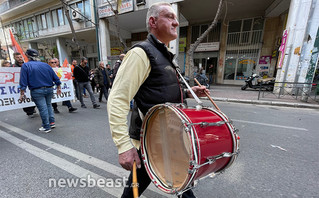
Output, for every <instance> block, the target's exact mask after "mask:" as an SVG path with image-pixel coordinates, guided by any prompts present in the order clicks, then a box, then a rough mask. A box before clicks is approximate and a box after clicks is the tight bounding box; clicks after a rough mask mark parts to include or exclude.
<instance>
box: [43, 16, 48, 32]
mask: <svg viewBox="0 0 319 198" xmlns="http://www.w3.org/2000/svg"><path fill="white" fill-rule="evenodd" d="M41 21H42V29H47V28H48V24H47V20H46V17H45V14H41Z"/></svg>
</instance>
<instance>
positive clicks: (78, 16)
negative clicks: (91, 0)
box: [72, 8, 83, 22]
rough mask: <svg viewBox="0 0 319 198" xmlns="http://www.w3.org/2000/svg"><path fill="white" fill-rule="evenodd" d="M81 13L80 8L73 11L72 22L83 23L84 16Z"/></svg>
mask: <svg viewBox="0 0 319 198" xmlns="http://www.w3.org/2000/svg"><path fill="white" fill-rule="evenodd" d="M80 13H81V9H80V8H74V9H72V20H75V21H77V22H80V21H83V16H82V15H81V14H80Z"/></svg>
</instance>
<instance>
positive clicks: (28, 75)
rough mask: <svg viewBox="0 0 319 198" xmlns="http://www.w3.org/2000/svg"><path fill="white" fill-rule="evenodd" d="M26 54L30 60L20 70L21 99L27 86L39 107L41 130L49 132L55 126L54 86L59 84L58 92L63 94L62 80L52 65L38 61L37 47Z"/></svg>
mask: <svg viewBox="0 0 319 198" xmlns="http://www.w3.org/2000/svg"><path fill="white" fill-rule="evenodd" d="M25 54H26V56H27V57H28V59H29V62H27V63H24V64H23V65H22V67H21V72H20V100H23V99H24V97H25V95H24V93H25V91H26V88H27V87H28V88H29V89H30V91H31V97H32V99H33V101H34V103H35V104H36V106H37V108H38V109H39V113H40V116H41V119H42V127H41V128H39V131H44V132H46V133H49V132H50V131H51V128H55V119H54V113H53V111H52V107H51V100H52V97H53V86H54V85H56V86H57V94H58V95H59V94H61V87H60V84H61V81H60V79H59V77H58V76H57V75H56V74H55V72H54V71H53V69H52V68H51V67H50V65H48V64H46V63H43V62H40V61H37V60H36V58H37V57H38V56H39V53H38V51H36V50H35V49H28V50H27V51H26V53H25Z"/></svg>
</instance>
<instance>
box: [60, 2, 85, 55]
mask: <svg viewBox="0 0 319 198" xmlns="http://www.w3.org/2000/svg"><path fill="white" fill-rule="evenodd" d="M61 3H62V5H63V8H64V10H65V16H66V18H67V19H68V22H69V25H70V28H71V32H72V35H73V38H72V41H73V42H74V43H75V45H76V46H77V49H78V50H79V51H80V57H81V58H82V57H83V56H82V51H81V48H80V44H79V42H78V40H77V38H76V34H75V30H74V27H73V23H72V20H71V17H70V13H69V8H68V6H67V4H66V3H65V2H64V0H61Z"/></svg>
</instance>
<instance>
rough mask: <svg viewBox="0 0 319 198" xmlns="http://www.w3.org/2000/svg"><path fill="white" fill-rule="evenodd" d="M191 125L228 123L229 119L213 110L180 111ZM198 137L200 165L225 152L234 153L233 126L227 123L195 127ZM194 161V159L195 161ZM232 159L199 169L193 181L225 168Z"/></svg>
mask: <svg viewBox="0 0 319 198" xmlns="http://www.w3.org/2000/svg"><path fill="white" fill-rule="evenodd" d="M180 111H182V112H183V113H184V114H185V115H186V116H187V118H188V119H189V121H190V123H201V122H207V123H217V122H220V121H225V122H228V118H227V117H225V116H224V115H223V114H221V113H218V112H217V111H215V110H212V109H202V110H196V111H194V109H180ZM193 130H194V131H195V135H196V136H197V137H196V141H197V142H196V143H195V142H194V143H195V145H197V146H196V151H193V152H197V153H198V165H202V164H204V163H205V162H207V159H208V158H210V157H212V156H217V155H220V154H222V153H224V152H229V153H232V152H233V149H234V147H235V145H234V144H235V142H234V141H233V132H232V130H233V129H232V126H230V125H229V124H227V123H225V124H222V125H220V126H201V125H193ZM193 160H194V159H193ZM230 160H231V158H221V159H217V160H216V162H215V163H212V164H208V165H204V166H202V167H201V168H199V169H198V172H197V173H196V175H195V177H194V179H193V180H196V179H200V178H201V177H204V176H206V175H208V174H210V173H216V172H219V171H221V170H223V169H224V168H225V166H226V165H227V164H228V163H229V162H230Z"/></svg>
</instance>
